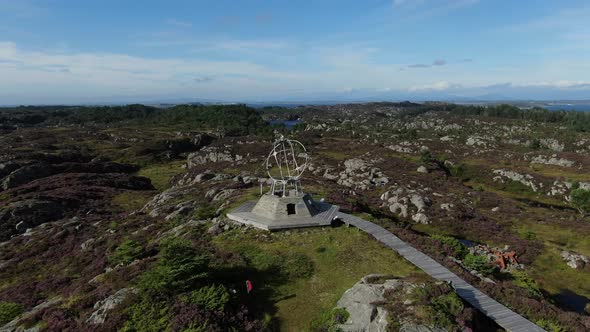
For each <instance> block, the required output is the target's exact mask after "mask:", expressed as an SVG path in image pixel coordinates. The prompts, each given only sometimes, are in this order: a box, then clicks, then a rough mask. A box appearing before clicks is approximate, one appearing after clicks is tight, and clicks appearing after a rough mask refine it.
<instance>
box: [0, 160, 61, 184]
mask: <svg viewBox="0 0 590 332" xmlns="http://www.w3.org/2000/svg"><path fill="white" fill-rule="evenodd" d="M51 174H53V170H52V169H51V166H50V165H49V164H46V163H38V164H33V165H28V166H23V167H21V168H19V169H17V170H15V171H13V172H12V173H10V174H8V176H6V177H5V178H4V180H2V188H3V189H4V190H8V189H11V188H15V187H18V186H20V185H23V184H25V183H29V182H31V181H33V180H36V179H39V178H42V177H45V176H49V175H51Z"/></svg>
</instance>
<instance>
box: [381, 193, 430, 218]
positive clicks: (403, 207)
mask: <svg viewBox="0 0 590 332" xmlns="http://www.w3.org/2000/svg"><path fill="white" fill-rule="evenodd" d="M426 192H427V190H426V189H419V190H417V189H411V188H406V187H392V188H391V189H390V190H388V191H386V192H384V193H383V194H382V195H381V200H382V201H383V204H382V206H383V207H388V208H389V211H391V212H392V213H394V214H396V215H397V216H398V217H401V218H407V217H411V219H412V220H413V221H414V222H417V223H422V224H428V223H429V222H430V219H429V218H428V216H427V214H426V211H427V209H428V208H429V206H430V205H431V204H432V201H431V200H430V198H428V197H427V196H426V195H425V194H426Z"/></svg>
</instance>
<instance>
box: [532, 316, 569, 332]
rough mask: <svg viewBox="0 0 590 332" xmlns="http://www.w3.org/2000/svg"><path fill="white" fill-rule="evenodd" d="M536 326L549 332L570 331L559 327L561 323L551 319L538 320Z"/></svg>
mask: <svg viewBox="0 0 590 332" xmlns="http://www.w3.org/2000/svg"><path fill="white" fill-rule="evenodd" d="M535 324H537V325H539V327H541V328H543V329H545V330H547V331H549V332H566V331H567V330H568V329H566V328H565V327H563V326H561V325H559V323H557V322H555V321H552V320H549V319H541V320H538V321H536V322H535Z"/></svg>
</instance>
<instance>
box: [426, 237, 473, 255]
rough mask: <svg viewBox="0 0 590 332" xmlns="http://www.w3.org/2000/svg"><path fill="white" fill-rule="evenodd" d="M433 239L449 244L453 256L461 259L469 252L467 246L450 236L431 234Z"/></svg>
mask: <svg viewBox="0 0 590 332" xmlns="http://www.w3.org/2000/svg"><path fill="white" fill-rule="evenodd" d="M432 238H433V239H436V240H439V241H440V242H442V243H443V244H445V245H447V246H449V247H450V248H451V249H452V250H453V256H454V257H456V258H457V259H463V258H464V257H465V255H467V254H468V253H469V250H468V249H467V247H465V246H464V245H463V244H462V243H461V242H459V240H457V239H456V238H454V237H451V236H443V235H433V236H432Z"/></svg>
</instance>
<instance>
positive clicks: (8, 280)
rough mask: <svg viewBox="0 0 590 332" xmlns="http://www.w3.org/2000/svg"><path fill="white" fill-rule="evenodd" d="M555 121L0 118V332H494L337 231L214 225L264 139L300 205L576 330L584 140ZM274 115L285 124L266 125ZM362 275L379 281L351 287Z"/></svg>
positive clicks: (242, 188) (337, 114)
mask: <svg viewBox="0 0 590 332" xmlns="http://www.w3.org/2000/svg"><path fill="white" fill-rule="evenodd" d="M525 112H529V113H525ZM555 114H557V115H559V117H558V116H557V115H554V116H552V117H549V115H546V114H545V113H543V112H542V111H539V110H532V111H519V110H518V109H514V108H511V107H509V106H497V107H495V108H489V109H485V108H475V107H468V106H456V105H448V104H439V103H432V104H424V105H420V104H413V103H407V102H406V103H373V104H346V105H332V106H301V107H297V108H291V109H281V108H272V109H262V110H254V109H250V108H248V107H245V106H240V105H238V106H236V105H233V106H211V107H207V106H199V105H196V106H189V105H182V106H177V107H175V108H171V109H168V110H166V111H164V110H160V109H155V108H149V107H145V106H141V105H130V106H126V107H113V108H89V109H85V108H71V107H63V108H60V107H55V108H54V107H51V108H42V107H39V108H26V107H22V108H14V109H4V110H1V111H0V119H1V120H0V121H2V123H1V125H2V126H1V130H0V134H1V135H0V331H16V330H27V329H28V330H48V331H67V330H69V331H84V330H87V331H94V330H97V331H98V330H100V331H102V330H120V329H122V330H126V331H160V330H173V331H192V330H207V331H225V330H229V329H237V330H250V331H258V330H290V331H300V330H314V331H327V330H329V329H332V328H336V327H337V326H340V328H342V329H344V330H347V329H348V330H350V329H355V328H356V327H358V326H361V325H363V324H376V326H379V328H378V329H380V328H386V326H387V329H389V330H402V331H403V330H406V331H410V330H412V329H411V328H412V326H413V328H416V329H417V326H421V327H420V328H421V329H422V330H426V329H429V330H433V331H438V330H449V331H460V330H468V329H469V328H471V329H473V330H494V329H495V328H496V327H494V326H493V324H491V323H489V322H488V321H487V320H486V319H485V318H484V317H482V316H481V315H480V314H478V313H477V312H476V311H474V310H473V309H471V308H469V307H468V306H467V305H466V304H465V303H463V302H462V301H461V300H459V299H456V298H455V297H453V294H454V293H453V292H452V291H451V289H448V288H445V287H446V286H445V285H439V284H436V282H434V281H432V280H427V279H425V278H424V276H416V274H417V273H418V272H417V271H414V272H413V273H414V275H413V276H412V277H408V276H409V274H410V273H409V271H411V270H412V269H413V268H412V267H411V266H410V265H409V264H407V263H405V262H404V261H403V260H401V259H400V258H399V257H397V256H396V255H395V254H394V253H392V252H390V250H389V249H387V248H384V247H380V246H379V245H378V244H376V243H373V242H374V241H372V240H370V239H368V238H359V236H361V235H359V234H357V233H353V232H350V231H349V230H346V229H318V230H302V231H286V232H277V233H266V232H262V231H258V230H253V229H249V228H247V227H242V226H240V225H236V224H234V223H232V222H230V221H228V220H227V219H225V217H224V216H225V213H226V212H227V211H228V210H229V209H231V208H233V207H236V206H238V205H239V204H241V203H242V202H244V201H246V200H249V199H256V198H257V197H258V195H259V193H260V190H261V189H260V188H261V186H262V187H263V188H264V187H265V186H266V185H267V183H268V179H267V175H266V173H265V171H264V170H263V166H262V163H263V160H264V158H265V157H266V154H267V153H268V150H269V147H270V144H271V142H272V140H273V138H274V137H275V136H276V135H279V134H284V135H288V136H290V137H294V138H296V139H298V140H300V141H301V142H302V143H303V144H304V145H305V146H306V147H307V149H308V150H309V151H310V153H311V155H312V165H311V167H310V168H309V170H308V172H306V173H305V175H304V178H303V186H304V190H305V191H307V192H310V193H312V194H313V195H314V196H315V197H316V198H324V199H325V200H326V201H329V202H331V203H333V204H337V205H339V206H340V207H341V209H342V210H344V211H346V212H350V213H354V214H357V215H360V216H362V217H363V218H367V219H370V220H372V221H373V222H376V223H378V224H380V225H381V226H383V227H386V228H388V229H389V230H390V231H392V232H393V233H395V234H396V235H397V236H399V237H400V238H402V239H403V240H405V241H407V242H409V243H411V244H412V245H413V246H414V247H416V248H418V249H420V250H422V251H423V252H425V253H427V254H428V255H430V256H431V257H433V258H434V259H436V260H438V261H439V262H440V263H441V264H443V265H445V266H447V267H448V268H449V269H451V270H452V271H453V272H455V273H457V274H458V275H460V276H461V277H462V278H464V279H465V280H467V281H468V282H470V283H471V284H473V285H474V286H476V287H478V288H479V289H481V290H482V291H484V292H486V293H487V294H488V295H490V296H492V297H493V298H495V299H497V300H498V301H500V302H502V303H504V304H506V305H507V306H509V307H510V308H512V309H513V310H515V311H517V312H518V313H520V314H522V315H524V316H526V317H527V318H529V319H530V320H532V321H534V322H536V323H537V324H539V325H541V326H543V327H544V328H545V329H547V330H554V331H582V330H587V329H590V317H588V310H589V309H588V307H587V303H588V298H590V288H589V286H588V285H590V273H589V271H590V264H589V263H590V260H589V258H588V257H590V241H589V240H588V234H590V221H589V219H588V217H587V214H588V213H590V194H589V193H590V176H588V174H589V170H590V134H588V133H587V132H590V128H587V129H586V128H585V127H580V125H579V124H580V123H584V122H582V121H581V120H576V121H573V120H572V118H574V119H577V118H575V117H577V116H578V115H571V114H561V113H555ZM281 119H284V120H286V119H299V120H300V123H299V124H297V125H296V126H295V127H294V128H293V129H292V130H287V129H286V128H284V127H283V126H280V125H275V126H270V125H268V124H267V123H266V120H281ZM311 239H313V242H312V240H311ZM335 239H337V240H335ZM344 244H346V246H345V245H344ZM359 246H361V247H359ZM509 255H513V256H510V257H515V260H516V261H510V260H509V259H508V258H506V259H505V260H506V261H505V262H504V263H505V268H501V266H502V265H501V263H500V262H499V257H500V256H502V257H508V256H509ZM393 260H395V261H396V264H395V265H393V266H392V264H391V262H392V261H393ZM342 262H348V263H347V264H344V263H342ZM326 267H330V270H329V272H328V271H326V270H324V269H325V268H326ZM334 269H337V271H335V270H334ZM334 274H338V278H340V279H337V281H336V279H334V278H336V277H334ZM368 274H392V275H393V276H391V277H389V279H387V278H385V279H384V278H376V279H375V278H373V279H375V280H373V279H371V278H369V279H371V280H368V279H366V278H365V279H363V280H364V281H361V282H358V280H359V279H361V278H362V277H364V276H366V275H368ZM418 274H419V273H418ZM323 278H325V279H323ZM245 280H251V281H252V283H253V284H254V285H255V288H254V292H253V293H251V294H248V293H247V292H246V291H245V289H244V286H243V285H244V282H245ZM346 289H350V290H349V291H347V292H345V291H346ZM361 289H363V290H362V292H361V291H360V290H361ZM416 289H422V291H414V290H416ZM320 290H321V291H320ZM367 292H368V293H367ZM360 293H363V294H365V293H366V294H369V293H370V294H372V295H371V296H373V297H371V298H369V297H367V296H365V295H366V294H365V295H363V296H362V298H364V299H365V300H363V301H364V302H363V301H357V300H355V296H356V295H354V294H360ZM410 295H411V296H410ZM439 297H442V298H444V300H442V299H441V300H440V301H434V299H435V298H439ZM338 299H340V301H338ZM351 299H352V300H351ZM367 299H368V300H367ZM351 301H352V302H354V303H357V304H355V305H352V304H351V303H352V302H351ZM359 303H362V304H359ZM441 303H443V304H444V306H445V308H446V309H445V310H447V309H448V311H445V315H443V316H440V317H439V316H437V315H434V314H432V312H433V311H434V312H437V308H440V307H437V305H443V304H441ZM354 306H357V307H356V308H353V307H354ZM585 306H586V308H585ZM334 308H341V309H342V308H345V309H346V313H345V312H344V311H342V310H338V309H334ZM394 309H395V310H394ZM297 313H299V314H297ZM301 313H305V314H301ZM385 313H387V315H386V314H385ZM345 317H346V319H344V318H345ZM385 317H390V318H385ZM391 317H397V318H399V319H393V320H392V319H391ZM367 319H368V321H367ZM386 323H387V324H386Z"/></svg>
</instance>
